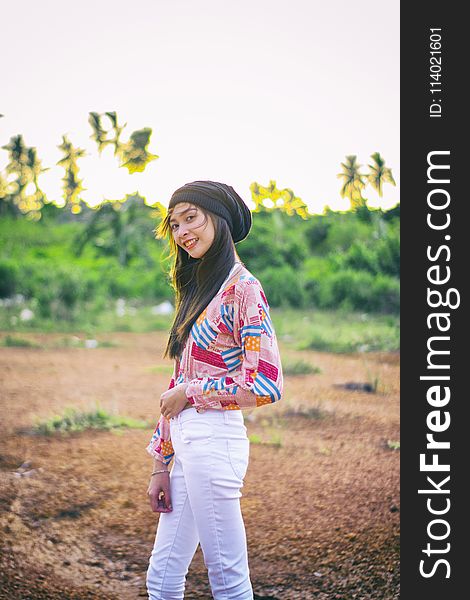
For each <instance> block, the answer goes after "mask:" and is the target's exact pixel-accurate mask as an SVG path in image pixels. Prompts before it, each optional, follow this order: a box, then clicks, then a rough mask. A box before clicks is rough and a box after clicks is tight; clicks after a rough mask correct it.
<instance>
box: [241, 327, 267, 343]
mask: <svg viewBox="0 0 470 600" xmlns="http://www.w3.org/2000/svg"><path fill="white" fill-rule="evenodd" d="M262 329H263V327H262V326H261V325H244V326H243V327H242V328H241V333H240V335H241V338H242V341H243V340H244V338H246V337H247V336H250V337H260V336H261V330H262Z"/></svg>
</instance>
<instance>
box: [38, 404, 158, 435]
mask: <svg viewBox="0 0 470 600" xmlns="http://www.w3.org/2000/svg"><path fill="white" fill-rule="evenodd" d="M148 426H149V424H148V423H146V422H145V421H139V420H137V419H132V418H131V417H125V416H121V415H111V414H109V413H108V412H106V411H105V410H103V409H102V408H96V409H94V410H91V411H88V412H85V411H80V410H78V409H76V408H73V407H68V408H66V409H65V410H64V412H63V413H62V414H61V415H56V416H54V417H51V418H49V419H46V420H44V421H38V422H37V423H36V424H35V425H34V427H33V433H36V434H39V435H51V434H53V433H58V432H61V433H68V432H80V431H85V430H87V429H101V430H107V431H109V430H111V429H113V430H114V429H122V428H129V429H144V428H146V427H148Z"/></svg>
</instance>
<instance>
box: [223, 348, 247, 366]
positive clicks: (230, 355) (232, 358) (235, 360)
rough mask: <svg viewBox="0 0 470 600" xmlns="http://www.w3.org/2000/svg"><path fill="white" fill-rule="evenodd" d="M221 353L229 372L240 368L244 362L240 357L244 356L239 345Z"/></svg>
mask: <svg viewBox="0 0 470 600" xmlns="http://www.w3.org/2000/svg"><path fill="white" fill-rule="evenodd" d="M220 355H221V356H222V360H223V361H224V363H225V364H226V365H227V367H228V372H229V373H231V372H232V371H235V370H236V369H238V368H239V367H240V366H241V364H242V361H241V360H240V357H241V356H242V349H241V348H239V347H238V346H236V347H235V348H230V350H224V351H223V352H221V353H220Z"/></svg>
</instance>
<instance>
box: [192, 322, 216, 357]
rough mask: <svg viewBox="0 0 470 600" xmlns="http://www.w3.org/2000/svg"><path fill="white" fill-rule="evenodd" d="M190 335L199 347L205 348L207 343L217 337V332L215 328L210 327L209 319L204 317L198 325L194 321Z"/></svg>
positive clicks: (207, 345) (207, 346)
mask: <svg viewBox="0 0 470 600" xmlns="http://www.w3.org/2000/svg"><path fill="white" fill-rule="evenodd" d="M191 335H192V336H193V339H194V341H195V342H196V345H197V346H199V348H203V349H204V350H207V348H209V344H210V343H211V342H213V341H214V340H215V339H216V338H217V335H218V333H217V331H216V330H215V329H212V327H211V326H210V325H209V321H208V320H207V319H204V321H203V322H202V323H201V324H200V325H198V324H197V323H196V322H195V323H194V325H193V326H192V328H191Z"/></svg>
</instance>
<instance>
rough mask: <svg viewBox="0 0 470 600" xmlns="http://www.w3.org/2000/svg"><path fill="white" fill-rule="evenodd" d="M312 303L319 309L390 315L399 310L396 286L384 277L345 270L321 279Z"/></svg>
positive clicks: (393, 281)
mask: <svg viewBox="0 0 470 600" xmlns="http://www.w3.org/2000/svg"><path fill="white" fill-rule="evenodd" d="M315 301H316V302H317V304H318V306H319V307H320V308H338V307H340V308H345V309H352V310H362V311H372V312H386V313H394V312H397V311H398V310H399V306H400V284H399V281H398V280H396V279H394V278H392V277H388V276H386V275H377V276H374V275H372V274H371V273H368V272H366V271H353V270H351V269H346V270H344V271H338V272H335V273H331V274H330V275H329V276H328V277H327V278H325V279H324V281H323V282H322V285H321V286H320V287H319V288H318V289H317V290H316V297H315Z"/></svg>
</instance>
